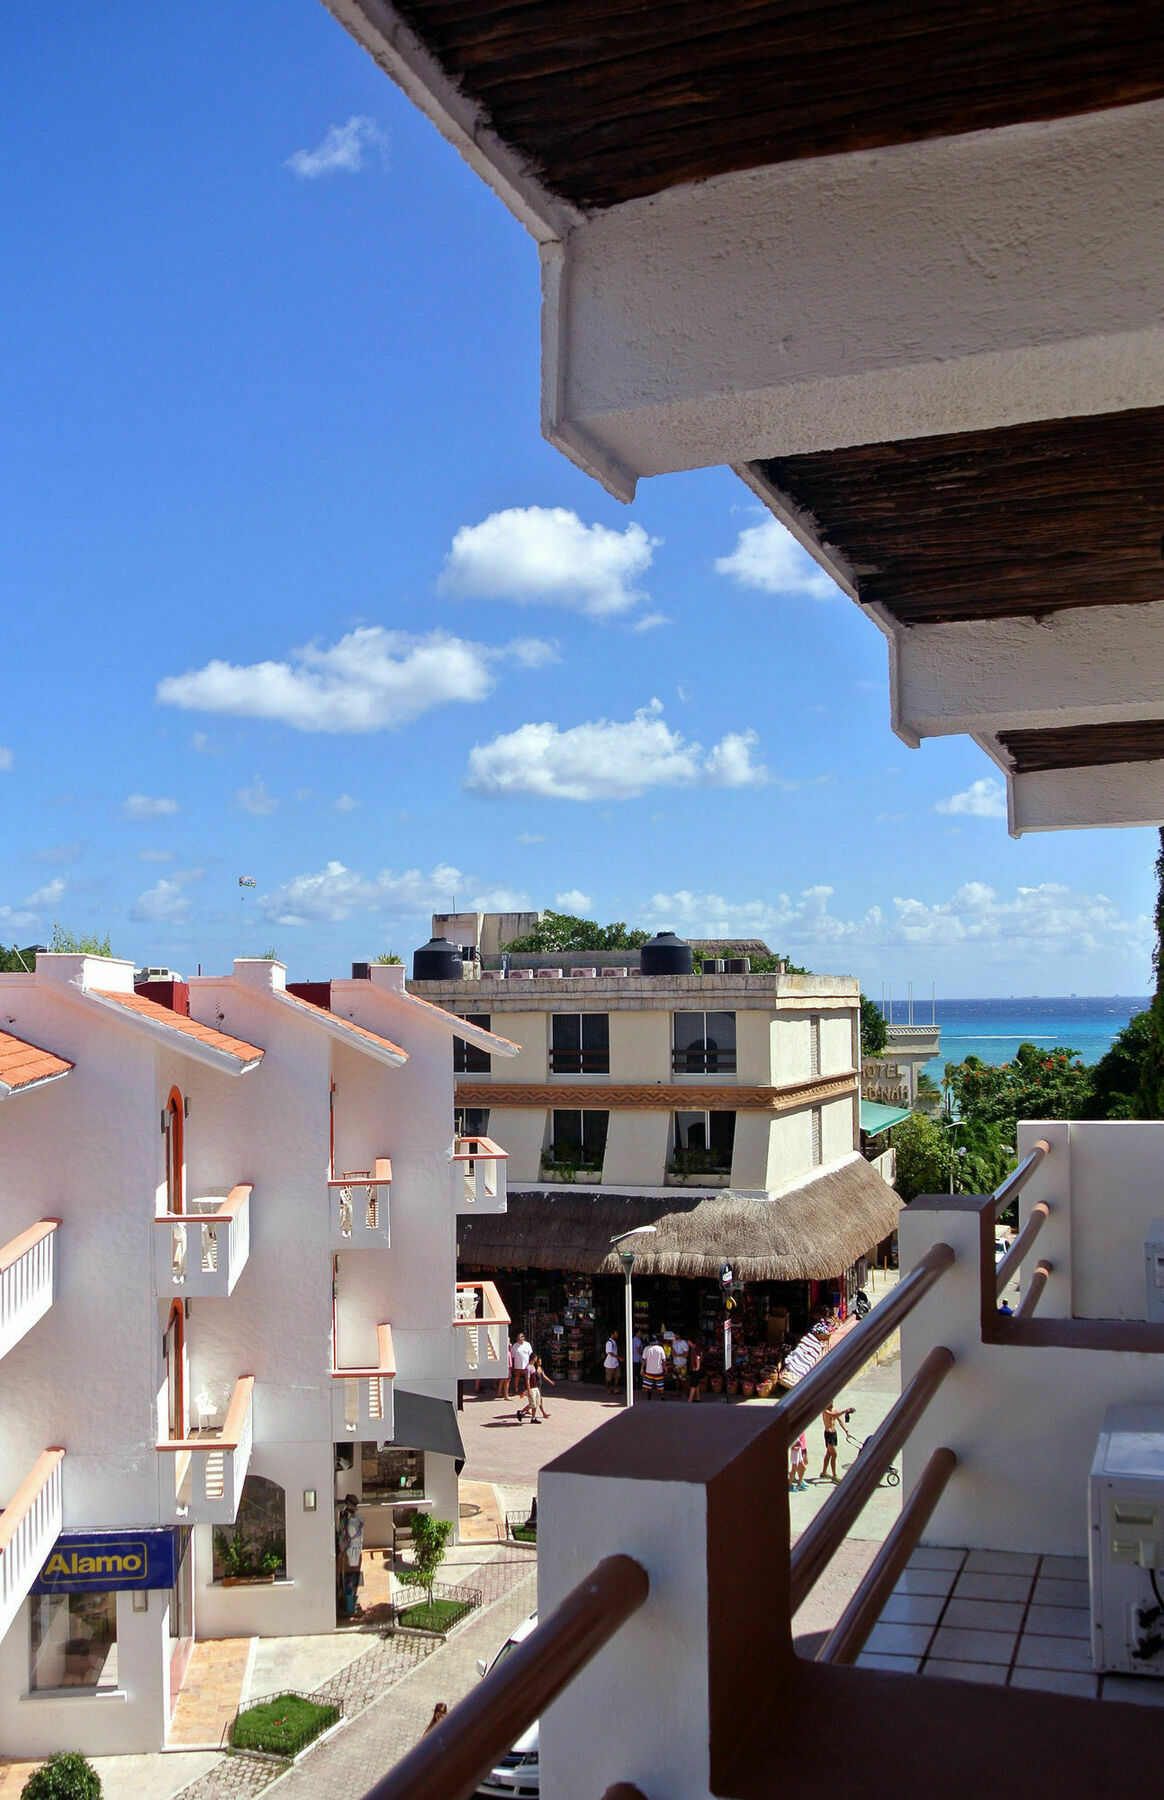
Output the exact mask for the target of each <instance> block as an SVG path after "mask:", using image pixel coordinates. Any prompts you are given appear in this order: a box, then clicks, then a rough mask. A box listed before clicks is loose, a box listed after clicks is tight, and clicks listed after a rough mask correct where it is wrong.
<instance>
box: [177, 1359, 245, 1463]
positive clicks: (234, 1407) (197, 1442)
mask: <svg viewBox="0 0 1164 1800" xmlns="http://www.w3.org/2000/svg"><path fill="white" fill-rule="evenodd" d="M254 1391H255V1378H254V1376H253V1375H240V1376H239V1378H238V1380H237V1381H236V1382H235V1384H234V1392H233V1393H232V1395H231V1397H230V1405H229V1406H228V1407H227V1409H226V1418H225V1419H224V1420H223V1423H222V1431H221V1433H220V1435H219V1436H218V1437H196V1438H192V1437H180V1438H159V1439H158V1442H157V1443H156V1444H155V1445H154V1449H155V1450H237V1449H238V1446H239V1440H240V1438H241V1437H242V1429H243V1420H244V1419H245V1418H246V1416H247V1408H248V1407H249V1406H250V1403H251V1395H252V1394H253V1393H254Z"/></svg>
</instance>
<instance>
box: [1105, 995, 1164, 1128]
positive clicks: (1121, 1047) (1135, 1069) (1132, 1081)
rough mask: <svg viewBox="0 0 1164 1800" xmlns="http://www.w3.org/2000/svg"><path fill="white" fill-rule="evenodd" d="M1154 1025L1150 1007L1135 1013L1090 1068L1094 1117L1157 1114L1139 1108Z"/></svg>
mask: <svg viewBox="0 0 1164 1800" xmlns="http://www.w3.org/2000/svg"><path fill="white" fill-rule="evenodd" d="M1156 1034H1157V1025H1156V1019H1155V1017H1154V1014H1153V1009H1152V1008H1151V1007H1149V1008H1148V1009H1147V1011H1146V1012H1138V1013H1135V1014H1134V1015H1133V1016H1132V1018H1130V1019H1129V1020H1128V1022H1127V1024H1126V1025H1125V1026H1124V1028H1123V1030H1122V1031H1121V1032H1119V1033H1118V1035H1117V1036H1116V1038H1115V1039H1114V1041H1113V1043H1112V1045H1111V1048H1110V1049H1109V1050H1107V1051H1106V1052H1105V1053H1104V1055H1103V1056H1101V1057H1100V1059H1099V1061H1098V1062H1097V1063H1096V1064H1094V1066H1093V1068H1092V1071H1091V1086H1092V1092H1093V1095H1094V1103H1093V1107H1092V1117H1093V1118H1096V1119H1144V1118H1151V1117H1157V1116H1159V1115H1154V1114H1151V1113H1147V1112H1144V1111H1142V1110H1141V1108H1142V1107H1143V1106H1144V1104H1145V1100H1146V1095H1145V1093H1144V1086H1145V1083H1144V1075H1145V1071H1146V1070H1147V1069H1148V1068H1149V1067H1150V1065H1151V1062H1152V1059H1153V1055H1154V1052H1155V1047H1156Z"/></svg>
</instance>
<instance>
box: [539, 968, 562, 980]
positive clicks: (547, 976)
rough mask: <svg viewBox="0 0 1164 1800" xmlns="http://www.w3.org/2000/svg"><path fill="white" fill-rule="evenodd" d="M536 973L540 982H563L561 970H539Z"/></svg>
mask: <svg viewBox="0 0 1164 1800" xmlns="http://www.w3.org/2000/svg"><path fill="white" fill-rule="evenodd" d="M535 973H536V975H537V977H538V980H539V981H561V979H562V971H561V969H537V970H536V971H535Z"/></svg>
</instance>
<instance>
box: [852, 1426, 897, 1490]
mask: <svg viewBox="0 0 1164 1800" xmlns="http://www.w3.org/2000/svg"><path fill="white" fill-rule="evenodd" d="M872 1442H873V1439H872V1438H871V1437H867V1438H862V1439H861V1442H860V1444H859V1445H858V1446H857V1455H858V1456H860V1454H861V1452H862V1450H864V1449H865V1447H866V1445H867V1444H871V1443H872ZM885 1485H886V1487H900V1486H901V1476H900V1474H899V1473H898V1471H897V1470H896V1469H895V1468H894V1467H893V1464H892V1463H890V1465H889V1467H888V1468H887V1469H886V1471H885Z"/></svg>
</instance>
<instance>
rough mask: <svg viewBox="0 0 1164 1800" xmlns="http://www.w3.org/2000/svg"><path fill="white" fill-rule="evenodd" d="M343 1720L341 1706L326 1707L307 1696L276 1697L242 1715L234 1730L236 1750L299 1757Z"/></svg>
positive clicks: (232, 1738)
mask: <svg viewBox="0 0 1164 1800" xmlns="http://www.w3.org/2000/svg"><path fill="white" fill-rule="evenodd" d="M338 1718H339V1708H338V1706H324V1705H322V1704H321V1703H320V1702H319V1701H318V1700H309V1699H308V1698H307V1697H306V1695H304V1694H276V1696H275V1698H274V1699H273V1700H260V1701H259V1703H258V1705H257V1706H249V1707H248V1708H247V1710H246V1712H240V1713H239V1715H238V1717H237V1718H236V1719H235V1722H234V1724H233V1725H232V1726H231V1728H230V1741H231V1745H232V1747H233V1748H234V1749H235V1750H265V1751H266V1752H267V1753H268V1755H271V1756H295V1755H297V1754H298V1752H299V1751H300V1750H302V1749H303V1747H304V1745H305V1744H309V1743H310V1742H311V1740H312V1738H316V1737H318V1736H319V1734H320V1732H321V1731H326V1730H327V1728H328V1726H329V1725H334V1724H335V1722H336V1720H337V1719H338Z"/></svg>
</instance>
